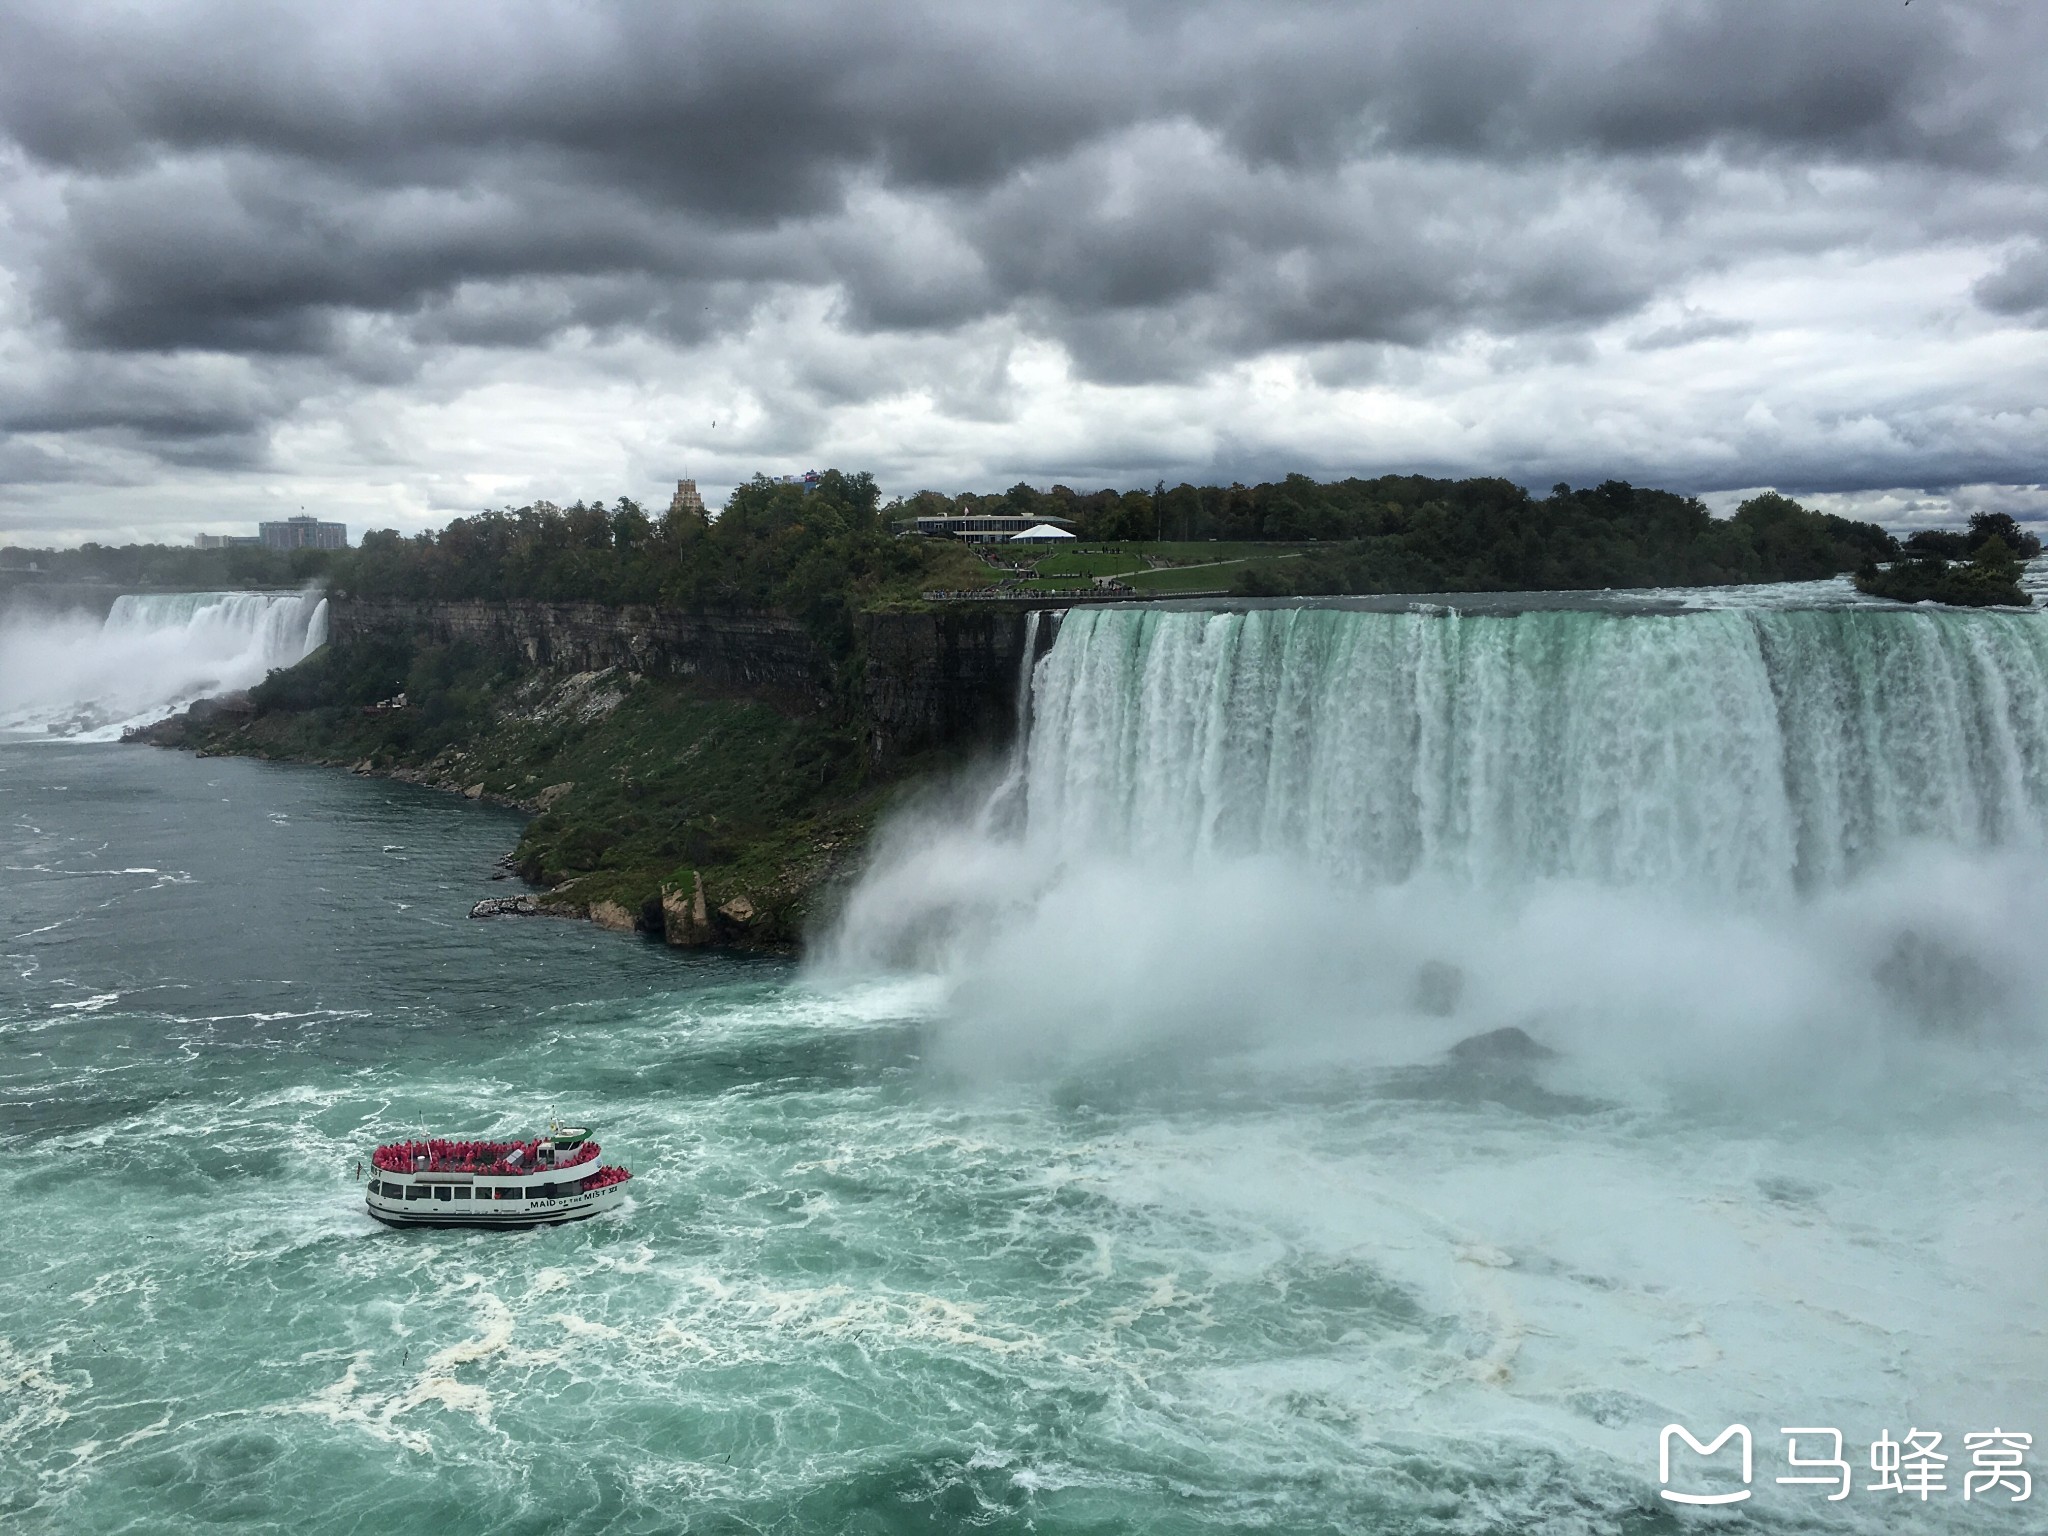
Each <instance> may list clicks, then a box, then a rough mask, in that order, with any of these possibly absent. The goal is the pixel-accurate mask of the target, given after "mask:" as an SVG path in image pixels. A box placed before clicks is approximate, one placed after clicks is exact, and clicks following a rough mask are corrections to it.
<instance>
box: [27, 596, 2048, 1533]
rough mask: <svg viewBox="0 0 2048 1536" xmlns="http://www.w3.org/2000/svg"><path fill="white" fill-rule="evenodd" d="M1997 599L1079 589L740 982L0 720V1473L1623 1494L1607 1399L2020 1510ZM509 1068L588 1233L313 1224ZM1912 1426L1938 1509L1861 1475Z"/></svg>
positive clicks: (1270, 1511)
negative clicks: (613, 1173) (1006, 742)
mask: <svg viewBox="0 0 2048 1536" xmlns="http://www.w3.org/2000/svg"><path fill="white" fill-rule="evenodd" d="M2041 635H2042V632H2041V630H2040V629H2039V627H2038V621H2036V620H2033V619H2030V618H2027V617H2025V616H2018V615H1983V614H1962V615H1957V614H1927V613H1919V612H1902V611H1898V610H1882V609H1858V610H1855V611H1853V612H1836V613H1811V612H1799V611H1775V612H1769V613H1763V612H1759V611H1754V610H1750V611H1743V610H1732V611H1731V610H1728V609H1725V608H1723V609H1715V610H1709V611H1702V612H1695V613H1687V614H1682V615H1661V616H1626V615H1621V614H1616V613H1602V614H1586V613H1564V612H1539V613H1523V614H1519V615H1515V616H1511V617H1509V616H1503V617H1491V618H1476V617H1466V618H1452V617H1449V616H1445V615H1421V614H1381V613H1364V612H1342V611H1334V610H1298V611H1297V610H1284V609H1283V610H1265V611H1260V612H1255V613H1250V614H1228V615H1224V614H1200V613H1174V614H1166V613H1158V612H1145V611H1136V610H1133V611H1090V612H1082V613H1077V614H1075V615H1073V616H1072V617H1070V618H1068V619H1067V620H1066V621H1065V622H1064V624H1063V625H1062V626H1061V628H1060V630H1059V633H1058V636H1057V640H1056V643H1055V644H1054V645H1053V646H1052V648H1051V649H1050V651H1048V652H1047V654H1046V655H1045V657H1044V658H1043V659H1042V660H1041V661H1040V662H1039V663H1038V666H1037V669H1036V673H1035V678H1034V687H1033V700H1032V710H1031V714H1032V720H1031V734H1030V738H1029V747H1028V752H1027V754H1026V756H1025V757H1024V758H1023V759H1022V760H1021V761H1019V762H1018V763H1017V764H1014V765H1011V767H1010V769H1009V770H1008V771H999V772H995V773H992V774H991V775H990V779H989V783H990V785H991V786H993V787H992V788H991V789H990V790H988V791H986V792H983V791H974V792H967V791H963V792H962V793H961V795H960V796H959V798H958V802H957V803H956V804H934V805H932V806H930V807H928V808H927V809H926V810H925V811H924V812H923V813H922V814H920V815H917V816H914V817H906V818H904V819H903V820H902V821H901V822H900V823H899V825H898V826H897V827H896V828H895V829H894V831H893V833H892V836H891V838H890V840H889V842H888V844H887V846H886V848H885V849H884V851H883V853H882V854H881V856H880V857H879V858H878V861H877V864H876V867H875V868H874V870H873V871H872V872H871V873H870V875H869V876H868V878H867V879H866V880H865V881H864V882H863V883H862V885H861V887H860V888H859V890H858V891H856V892H855V893H854V895H853V897H852V899H851V900H850V901H849V903H848V905H847V909H846V911H845V913H844V915H843V918H842V920H841V922H840V924H839V926H838V929H837V931H836V933H835V934H834V935H833V936H832V940H831V942H830V943H829V944H827V945H825V946H822V949H821V956H820V959H819V960H818V961H817V962H816V963H815V964H814V965H813V966H812V967H810V968H809V969H807V970H805V971H801V972H799V971H795V970H792V969H790V968H788V967H785V966H782V965H778V964H770V963H758V962H757V963H747V962H742V961H738V960H733V959H720V958H702V957H688V956H681V955H678V954H676V953H673V952H669V951H666V950H663V949H661V948H660V947H658V946H654V945H647V944H641V943H636V942H633V941H628V940H622V939H618V938H615V937H612V936H608V935H603V934H599V933H596V932H595V931H593V930H589V929H586V928H584V927H581V926H575V925H558V924H552V923H545V922H526V923H518V922H498V923H470V922H466V921H465V920H463V919H462V917H461V913H462V912H463V911H464V910H465V909H466V907H467V905H468V904H469V903H470V902H471V901H472V900H473V899H474V898H475V897H476V896H477V895H480V894H485V893H488V892H489V891H491V890H493V889H495V888H494V887H491V886H490V885H489V884H488V882H487V878H486V877H487V874H488V869H489V860H490V858H491V857H492V856H493V855H495V854H496V853H497V852H499V851H501V850H502V849H503V848H504V847H505V846H506V845H507V843H508V842H509V841H510V839H511V837H512V836H513V830H514V826H513V823H512V822H511V821H510V820H509V819H508V818H506V817H505V816H503V815H502V814H500V813H496V812H493V811H490V810H488V809H485V808H480V807H476V806H471V805H465V804H461V803H458V802H454V801H451V800H449V799H446V798H444V797H440V796H436V795H433V794H431V793H429V792H426V791H416V790H409V789H406V788H404V787H401V786H392V785H385V784H377V783H371V782H366V781H361V780H355V779H349V778H346V777H342V776H338V775H333V774H330V773H326V772H322V771H318V770H310V769H306V770H293V769H284V768H276V767H271V766H266V765H260V764H253V763H243V762H234V761H227V760H219V759H215V760H209V761H205V762H199V761H194V760H191V759H187V758H182V757H177V756H172V755H167V754H159V753H155V752H148V751H144V750H142V749H136V748H120V747H112V746H99V747H89V746H79V745H72V744H59V745H43V746H40V747H36V748H29V747H26V746H16V747H12V748H0V864H4V866H5V870H4V873H5V880H4V884H0V932H4V934H5V936H6V937H5V944H4V956H5V964H6V966H7V967H8V972H9V974H10V975H11V976H12V978H13V984H12V986H11V988H10V990H9V991H7V992H5V993H0V1038H4V1041H5V1050H4V1054H0V1093H4V1098H5V1102H6V1104H7V1106H8V1107H7V1113H6V1120H5V1123H4V1124H0V1148H4V1149H5V1152H6V1154H7V1156H8V1157H9V1158H10V1160H11V1165H12V1167H13V1168H14V1170H15V1174H16V1177H15V1179H14V1180H13V1182H12V1187H11V1189H10V1197H11V1199H12V1201H13V1203H14V1210H15V1212H16V1214H17V1217H18V1219H17V1220H16V1221H15V1222H14V1223H12V1229H13V1230H14V1231H15V1232H17V1233H20V1234H24V1235H23V1236H19V1237H17V1238H16V1239H15V1242H14V1250H13V1261H12V1262H11V1263H10V1264H9V1265H7V1266H5V1267H0V1384H6V1385H7V1392H6V1395H5V1396H4V1397H0V1510H5V1511H7V1512H8V1514H9V1515H10V1516H11V1517H12V1520H13V1522H14V1524H15V1525H16V1526H18V1527H19V1528H21V1529H25V1530H35V1531H52V1532H57V1531H62V1532H73V1531H83V1532H91V1531H116V1530H159V1529H182V1528H198V1527H201V1526H205V1527H209V1528H222V1527H225V1528H230V1529H234V1528H249V1529H282V1528H285V1527H292V1528H294V1529H298V1530H305V1531H330V1530H331V1531H371V1530H375V1531H380V1532H381V1531H419V1532H446V1531H478V1532H483V1531H493V1532H495V1531H507V1530H510V1531H522V1530H523V1531H533V1532H553V1531H579V1532H592V1533H596V1532H623V1531H663V1530H691V1531H813V1530H815V1531H834V1532H837V1531H846V1530H850V1531H911V1530H916V1531H955V1530H960V1529H968V1528H988V1529H997V1530H1018V1531H1022V1530H1036V1531H1091V1532H1095V1531H1122V1530H1135V1529H1144V1530H1147V1531H1164V1532H1174V1531H1187V1532H1198V1531H1200V1532H1207V1531H1227V1530H1228V1531H1234V1530H1241V1529H1261V1530H1274V1531H1396V1532H1409V1531H1432V1532H1436V1531H1441V1532H1460V1533H1466V1532H1503V1533H1505V1532H1517V1533H1519V1532H1528V1531H1552V1530H1556V1531H1573V1532H1579V1531H1583V1532H1604V1531H1652V1530H1677V1529H1679V1528H1681V1527H1682V1526H1688V1525H1690V1524H1692V1523H1694V1516H1693V1515H1691V1514H1689V1513H1681V1512H1679V1511H1677V1510H1675V1509H1674V1508H1673V1507H1672V1506H1669V1505H1667V1504H1666V1503H1664V1502H1663V1501H1662V1500H1661V1499H1660V1497H1659V1485H1658V1463H1657V1448H1658V1434H1659V1430H1660V1429H1661V1427H1662V1426H1664V1425H1665V1424H1668V1423H1672V1422H1678V1423H1682V1424H1685V1425H1686V1426H1688V1428H1689V1429H1691V1430H1692V1431H1693V1432H1695V1433H1697V1434H1699V1435H1700V1436H1701V1437H1702V1438H1706V1437H1708V1436H1711V1435H1714V1434H1717V1433H1718V1432H1719V1431H1720V1430H1721V1429H1722V1428H1723V1427H1724V1426H1726V1425H1728V1424H1732V1423H1737V1422H1741V1423H1744V1424H1747V1425H1749V1426H1750V1427H1751V1429H1752V1430H1753V1432H1754V1435H1755V1439H1756V1448H1757V1449H1756V1456H1757V1459H1756V1468H1755V1474H1756V1475H1755V1482H1754V1497H1753V1499H1752V1500H1751V1501H1749V1502H1748V1503H1746V1504H1744V1505H1742V1506H1741V1512H1740V1517H1741V1518H1743V1519H1745V1520H1748V1521H1751V1522H1754V1523H1756V1524H1759V1525H1761V1526H1762V1527H1764V1528H1766V1529H1784V1530H1795V1529H1796V1530H1811V1529H1820V1530H1837V1529H1839V1530H1853V1531H1880V1530H1885V1531H1890V1530H1899V1529H1928V1530H1963V1529H1970V1530H1975V1529H1979V1528H1982V1527H1984V1526H1985V1525H1987V1524H1988V1525H1992V1526H1995V1527H1998V1528H2010V1529H2019V1528H2021V1527H2020V1522H2021V1521H2022V1520H2023V1518H2024V1516H2025V1515H2026V1514H2027V1512H2028V1511H2029V1510H2030V1509H2031V1508H2033V1507H2035V1506H2033V1505H2024V1506H2019V1507H2017V1508H2009V1507H2007V1506H2005V1505H2004V1504H2002V1503H1995V1504H1986V1503H1985V1502H1984V1501H1983V1499H1982V1497H1981V1495H1980V1497H1979V1498H1978V1499H1977V1500H1976V1501H1974V1502H1971V1503H1967V1504H1966V1503H1964V1502H1963V1501H1962V1499H1961V1489H1962V1486H1963V1474H1964V1472H1965V1471H1966V1470H1967V1468H1968V1466H1969V1463H1970V1453H1969V1452H1968V1451H1967V1450H1966V1449H1965V1448H1964V1444H1963V1440H1962V1437H1963V1436H1964V1435H1965V1434H1967V1433H1971V1432H1975V1431H1980V1430H1989V1429H1992V1428H1994V1427H1997V1428H2002V1429H2006V1430H2018V1431H2022V1432H2031V1433H2033V1434H2034V1435H2035V1436H2036V1437H2037V1438H2038V1437H2041V1436H2043V1435H2044V1434H2048V1353H2044V1340H2043V1328H2042V1311H2041V1306H2040V1302H2039V1299H2038V1288H2039V1277H2040V1275H2041V1274H2042V1272H2043V1270H2044V1267H2048V1216H2044V1214H2043V1194H2044V1189H2048V1151H2044V1148H2043V1145H2042V1140H2041V1136H2040V1133H2039V1127H2040V1124H2041V1115H2042V1111H2043V1109H2044V1107H2048V1074H2044V1071H2043V1061H2042V1055H2041V1040H2042V1035H2043V1028H2044V1017H2043V1006H2042V1004H2041V1003H2040V1002H2039V1001H2037V996H2038V987H2037V985H2036V981H2035V978H2036V977H2037V976H2038V973H2039V969H2040V968H2039V964H2038V962H2037V960H2036V959H2035V956H2034V954H2033V938H2032V935H2033V933H2034V932H2035V930H2036V929H2037V928H2038V926H2039V923H2038V917H2039V914H2040V913H2041V912H2042V911H2043V907H2044V903H2043V898H2044V896H2048V855H2044V833H2043V827H2044V824H2048V793H2044V788H2043V786H2044V783H2048V767H2044V765H2043V762H2042V755H2043V753H2044V752H2048V734H2044V730H2043V726H2044V711H2048V703H2044V700H2048V651H2044V648H2043V644H2042V639H2041ZM551 1103H556V1104H559V1105H560V1107H561V1108H562V1109H563V1110H564V1111H565V1112H567V1113H571V1114H578V1115H584V1114H587V1115H589V1116H590V1117H591V1118H592V1119H593V1120H594V1121H595V1122H596V1124H597V1125H598V1127H599V1133H600V1136H601V1139H602V1140H603V1141H604V1143H605V1146H606V1150H607V1154H608V1156H616V1157H618V1158H619V1159H620V1160H623V1161H625V1162H627V1163H628V1164H630V1165H631V1166H633V1167H634V1168H635V1170H636V1172H637V1174H638V1178H637V1179H636V1182H635V1184H634V1186H633V1190H634V1196H633V1200H632V1203H631V1206H630V1208H629V1209H628V1210H627V1211H626V1212H624V1213H623V1214H622V1215H620V1216H618V1217H616V1218H603V1219H600V1220H597V1221H593V1222H590V1223H586V1224H583V1225H581V1226H578V1227H572V1228H568V1229H563V1230H557V1231H549V1232H539V1233H534V1234H529V1235H524V1236H517V1237H506V1236H503V1235H471V1234H461V1233H455V1234H448V1233H424V1232H403V1233H389V1232H385V1231H383V1230H381V1229H378V1228H375V1227H374V1226H373V1225H372V1224H371V1223H370V1222H369V1220H368V1218H367V1217H365V1216H364V1215H363V1214H362V1212H361V1200H360V1196H359V1194H358V1189H357V1184H356V1181H355V1179H354V1177H353V1174H352V1169H353V1165H354V1162H355V1160H356V1159H357V1158H358V1157H359V1156H361V1155H363V1153H364V1151H365V1150H366V1149H367V1147H368V1145H369V1144H370V1143H371V1142H373V1141H375V1140H378V1139H388V1138H390V1137H394V1136H397V1135H400V1134H405V1133H409V1132H416V1131H417V1130H419V1129H420V1128H421V1127H423V1126H426V1127H433V1128H436V1129H444V1130H447V1131H450V1132H455V1133H464V1134H468V1133H475V1134H484V1133H504V1132H511V1131H514V1130H519V1129H525V1128H528V1127H530V1126H531V1125H532V1124H534V1123H535V1121H536V1120H537V1119H538V1118H539V1117H540V1116H542V1115H543V1114H544V1113H545V1110H546V1107H547V1106H548V1105H549V1104H551ZM1785 1425H1816V1426H1834V1427H1838V1428H1839V1429H1840V1430H1841V1431H1842V1432H1843V1436H1844V1440H1845V1443H1846V1446H1847V1455H1848V1456H1849V1458H1850V1459H1852V1460H1853V1461H1854V1462H1855V1463H1856V1466H1857V1472H1856V1477H1855V1484H1856V1487H1855V1490H1854V1492H1853V1493H1852V1494H1851V1496H1850V1497H1849V1498H1847V1499H1845V1500H1842V1501H1840V1502H1835V1503H1830V1502H1827V1501H1826V1498H1825V1495H1826V1492H1827V1490H1826V1489H1825V1488H1817V1487H1811V1486H1799V1485H1791V1486H1781V1485H1779V1484H1778V1483H1777V1482H1776V1481H1775V1479H1776V1478H1777V1477H1778V1476H1781V1475H1786V1474H1787V1473H1788V1472H1789V1470H1790V1469H1789V1468H1788V1467H1787V1465H1786V1463H1785V1459H1784V1440H1783V1437H1782V1435H1781V1434H1780V1433H1779V1431H1780V1428H1781V1426H1785ZM1912 1429H1920V1430H1937V1431H1941V1432H1942V1433H1943V1434H1944V1436H1945V1439H1944V1441H1943V1443H1942V1446H1941V1449H1942V1451H1944V1452H1946V1453H1950V1454H1951V1459H1950V1461H1949V1462H1948V1463H1947V1468H1948V1475H1947V1478H1946V1489H1945V1491H1943V1492H1939V1493H1936V1494H1934V1495H1933V1496H1932V1497H1931V1498H1930V1499H1929V1500H1928V1501H1926V1502H1925V1503H1923V1502H1921V1501H1920V1500H1919V1499H1917V1498H1907V1499H1904V1500H1902V1498H1901V1496H1900V1495H1898V1494H1895V1493H1889V1492H1876V1491H1868V1490H1866V1487H1865V1485H1866V1484H1867V1483H1869V1482H1872V1481H1875V1480H1876V1478H1875V1474H1873V1473H1872V1472H1870V1471H1869V1470H1867V1460H1866V1457H1867V1447H1868V1445H1869V1444H1870V1442H1871V1441H1873V1440H1875V1439H1877V1438H1878V1436H1879V1434H1880V1433H1881V1432H1885V1431H1888V1432H1889V1434H1890V1437H1891V1438H1892V1439H1893V1440H1901V1439H1903V1438H1904V1437H1905V1436H1906V1434H1907V1432H1908V1431H1909V1430H1912ZM1804 1452H1805V1454H1808V1455H1812V1454H1814V1453H1815V1447H1814V1445H1813V1444H1812V1443H1811V1442H1809V1443H1807V1444H1806V1445H1805V1446H1804ZM2037 1497H2039V1496H2038V1495H2037Z"/></svg>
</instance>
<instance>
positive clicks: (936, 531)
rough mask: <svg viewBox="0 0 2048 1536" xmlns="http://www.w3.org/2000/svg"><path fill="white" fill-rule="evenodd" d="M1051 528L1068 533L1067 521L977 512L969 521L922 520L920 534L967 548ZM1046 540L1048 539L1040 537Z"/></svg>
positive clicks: (1006, 540)
mask: <svg viewBox="0 0 2048 1536" xmlns="http://www.w3.org/2000/svg"><path fill="white" fill-rule="evenodd" d="M1048 524H1050V525H1051V526H1053V527H1054V528H1058V529H1062V530H1065V529H1066V528H1067V525H1068V519H1066V518H1064V517H1015V516H1012V515H1011V514H1009V513H1007V512H975V513H970V514H969V515H967V516H965V517H920V518H918V519H917V523H916V527H917V531H918V532H919V533H922V534H925V535H927V536H928V537H931V538H935V539H959V540H960V541H961V542H962V543H966V544H1006V543H1008V542H1009V541H1010V540H1011V539H1013V538H1015V537H1016V536H1017V535H1018V534H1020V533H1029V532H1030V531H1031V530H1032V529H1034V528H1043V527H1045V526H1046V525H1048ZM1040 537H1041V538H1042V537H1044V535H1042V534H1041V535H1040Z"/></svg>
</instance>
